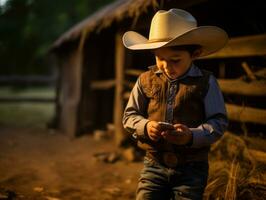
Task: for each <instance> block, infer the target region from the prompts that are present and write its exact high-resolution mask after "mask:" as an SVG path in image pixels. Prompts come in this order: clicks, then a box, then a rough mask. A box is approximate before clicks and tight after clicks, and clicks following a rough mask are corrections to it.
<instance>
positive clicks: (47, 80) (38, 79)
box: [0, 75, 56, 103]
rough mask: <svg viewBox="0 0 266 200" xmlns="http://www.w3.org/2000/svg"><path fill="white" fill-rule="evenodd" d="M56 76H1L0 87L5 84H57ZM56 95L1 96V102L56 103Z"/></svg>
mask: <svg viewBox="0 0 266 200" xmlns="http://www.w3.org/2000/svg"><path fill="white" fill-rule="evenodd" d="M55 84H56V77H55V76H20V75H11V76H0V87H1V86H2V87H4V86H55ZM55 102H56V97H43V96H36V95H34V96H13V95H12V96H6V95H5V96H4V97H3V96H1V94H0V103H55Z"/></svg>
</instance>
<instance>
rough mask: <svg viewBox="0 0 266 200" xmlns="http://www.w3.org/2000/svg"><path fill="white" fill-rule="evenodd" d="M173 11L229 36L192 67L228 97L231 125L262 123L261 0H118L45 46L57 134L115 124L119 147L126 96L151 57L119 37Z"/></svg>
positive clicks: (265, 118)
mask: <svg viewBox="0 0 266 200" xmlns="http://www.w3.org/2000/svg"><path fill="white" fill-rule="evenodd" d="M173 7H175V8H181V9H185V10H187V11H189V12H191V13H192V14H193V15H194V16H195V17H196V19H197V20H198V24H199V25H216V26H219V27H221V28H223V29H225V30H226V31H227V32H228V34H229V37H230V42H229V44H228V45H227V46H226V47H225V48H224V49H223V50H221V51H220V52H218V53H216V54H214V55H212V56H209V57H206V58H205V59H200V60H198V61H196V62H197V63H196V64H198V65H199V66H203V67H204V68H206V69H208V70H210V71H212V72H213V73H214V74H215V76H216V77H217V78H219V83H220V86H221V88H222V90H223V92H224V94H226V95H228V96H229V97H228V98H226V102H227V109H228V114H229V118H230V119H231V120H235V121H241V122H242V123H243V122H244V123H245V122H248V123H249V122H251V123H258V124H264V125H265V124H266V110H265V107H266V106H265V103H263V102H264V101H265V96H266V92H265V91H266V90H265V71H264V70H263V69H265V58H266V57H265V55H266V34H265V31H266V24H265V18H264V16H263V13H264V10H263V6H262V3H260V1H252V3H251V2H249V1H248V2H245V1H243V2H241V4H239V3H235V4H234V1H226V0H117V1H115V2H114V3H112V4H110V5H107V6H106V7H104V8H102V9H101V10H99V11H98V12H96V13H95V14H93V15H91V16H89V17H88V18H86V19H84V20H83V21H81V22H80V23H79V24H77V25H75V26H74V27H73V28H71V29H70V30H68V31H67V32H66V33H64V34H63V35H62V36H61V37H59V38H58V40H56V41H55V42H54V44H53V45H52V47H51V50H50V52H51V53H52V54H53V55H54V57H55V60H56V64H57V66H58V69H59V77H58V84H57V101H56V105H57V106H56V107H57V109H56V118H55V122H56V126H57V128H60V129H61V130H62V131H63V132H65V133H67V134H68V135H70V136H76V135H79V134H82V133H85V132H88V131H91V130H93V129H105V128H106V124H108V123H114V125H115V130H116V131H115V132H116V140H117V143H118V144H119V143H120V142H121V141H122V138H123V136H122V135H123V129H122V124H121V119H122V112H123V109H124V106H125V102H126V100H127V98H128V92H129V91H130V88H131V87H132V84H133V83H134V81H135V80H136V77H137V75H139V73H140V72H141V71H143V70H145V69H146V67H147V66H149V65H151V64H153V63H154V58H153V55H152V54H151V53H150V52H144V51H141V52H129V50H127V49H125V48H124V46H123V44H122V41H121V37H122V35H123V33H124V32H125V31H127V30H135V31H138V32H141V33H143V34H144V35H146V36H147V35H148V31H149V25H150V21H151V18H152V16H153V15H154V14H155V12H156V11H157V10H159V9H170V8H173ZM230 95H231V96H230ZM236 95H237V97H235V96H236ZM250 99H256V100H255V101H250Z"/></svg>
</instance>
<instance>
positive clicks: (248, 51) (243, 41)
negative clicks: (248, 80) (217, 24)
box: [200, 34, 266, 59]
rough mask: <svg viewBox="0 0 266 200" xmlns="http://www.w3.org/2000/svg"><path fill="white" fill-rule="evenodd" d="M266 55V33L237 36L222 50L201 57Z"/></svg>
mask: <svg viewBox="0 0 266 200" xmlns="http://www.w3.org/2000/svg"><path fill="white" fill-rule="evenodd" d="M264 55H266V34H261V35H252V36H244V37H236V38H232V39H230V40H229V42H228V44H227V45H226V46H225V47H224V48H223V49H221V50H220V51H218V52H216V53H214V54H212V55H209V56H206V57H202V58H200V59H213V58H234V57H249V56H264Z"/></svg>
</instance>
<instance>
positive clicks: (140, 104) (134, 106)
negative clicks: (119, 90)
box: [123, 79, 149, 138]
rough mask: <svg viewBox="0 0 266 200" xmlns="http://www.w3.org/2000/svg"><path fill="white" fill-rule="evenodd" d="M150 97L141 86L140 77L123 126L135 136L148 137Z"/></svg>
mask: <svg viewBox="0 0 266 200" xmlns="http://www.w3.org/2000/svg"><path fill="white" fill-rule="evenodd" d="M148 101H149V100H148V98H147V97H146V95H145V93H144V92H143V90H142V88H141V83H140V79H138V80H137V82H136V84H135V86H134V87H133V89H132V91H131V94H130V97H129V100H128V103H127V106H126V108H125V111H124V115H123V126H124V128H125V129H126V130H127V132H129V133H130V134H132V135H133V137H134V138H146V137H147V136H146V133H145V132H146V131H145V129H146V124H147V123H148V121H149V120H148V119H147V114H146V112H147V111H146V110H147V105H148Z"/></svg>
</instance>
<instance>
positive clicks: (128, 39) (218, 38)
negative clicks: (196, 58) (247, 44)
mask: <svg viewBox="0 0 266 200" xmlns="http://www.w3.org/2000/svg"><path fill="white" fill-rule="evenodd" d="M227 40H228V36H227V33H226V32H225V31H224V30H223V29H221V28H219V27H216V26H200V27H197V28H194V29H191V30H189V31H188V32H185V33H184V34H182V35H179V36H177V37H176V38H174V39H171V40H169V41H163V42H150V41H149V40H148V39H147V38H146V37H144V36H142V35H141V34H139V33H137V32H135V31H128V32H126V33H125V34H124V35H123V44H124V46H125V47H126V48H128V49H131V50H148V49H157V48H161V47H169V46H178V45H191V44H193V45H194V44H196V45H200V46H201V47H202V53H201V55H200V57H202V56H207V55H209V54H211V53H214V52H216V51H218V50H219V49H221V48H223V47H224V46H225V45H226V43H227Z"/></svg>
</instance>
